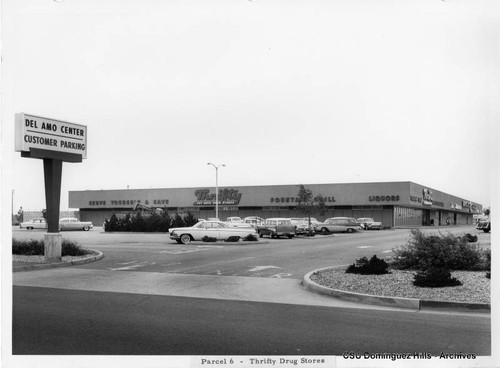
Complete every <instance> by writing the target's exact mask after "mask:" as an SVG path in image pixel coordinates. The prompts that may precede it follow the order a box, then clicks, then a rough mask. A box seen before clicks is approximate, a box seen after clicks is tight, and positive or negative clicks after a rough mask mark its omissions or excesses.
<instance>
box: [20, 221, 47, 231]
mask: <svg viewBox="0 0 500 368" xmlns="http://www.w3.org/2000/svg"><path fill="white" fill-rule="evenodd" d="M19 228H20V229H28V230H34V229H46V228H47V220H45V219H44V218H35V219H33V220H31V221H26V222H22V223H21V224H19Z"/></svg>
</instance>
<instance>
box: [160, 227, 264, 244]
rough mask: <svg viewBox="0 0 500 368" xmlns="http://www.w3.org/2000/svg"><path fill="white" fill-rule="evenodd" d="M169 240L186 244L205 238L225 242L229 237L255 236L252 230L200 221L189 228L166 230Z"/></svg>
mask: <svg viewBox="0 0 500 368" xmlns="http://www.w3.org/2000/svg"><path fill="white" fill-rule="evenodd" d="M168 233H169V236H170V239H172V240H175V241H176V242H177V243H179V244H188V243H190V242H192V241H200V240H202V239H203V238H204V237H205V236H207V237H210V238H215V239H217V240H226V239H228V238H230V237H237V238H240V239H243V238H246V237H247V236H249V235H254V236H257V232H256V230H255V229H254V228H251V227H248V228H243V227H231V226H229V225H228V224H226V223H225V222H222V221H200V222H198V223H197V224H196V225H194V226H191V227H175V228H171V229H169V230H168Z"/></svg>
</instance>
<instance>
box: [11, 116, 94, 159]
mask: <svg viewBox="0 0 500 368" xmlns="http://www.w3.org/2000/svg"><path fill="white" fill-rule="evenodd" d="M30 148H38V149H43V150H48V151H57V152H66V153H73V154H77V155H82V158H87V127H86V126H85V125H79V124H74V123H69V122H66V121H60V120H53V119H48V118H42V117H40V116H34V115H28V114H25V113H19V114H16V145H15V150H16V151H19V152H21V151H24V152H29V151H30Z"/></svg>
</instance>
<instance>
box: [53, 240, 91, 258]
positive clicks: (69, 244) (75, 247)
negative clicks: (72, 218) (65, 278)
mask: <svg viewBox="0 0 500 368" xmlns="http://www.w3.org/2000/svg"><path fill="white" fill-rule="evenodd" d="M89 253H92V251H89V250H88V249H83V248H82V247H80V245H79V244H78V243H77V242H75V241H71V240H64V239H63V241H62V247H61V256H63V257H64V256H73V257H77V256H84V255H86V254H89Z"/></svg>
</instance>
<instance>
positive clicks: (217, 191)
mask: <svg viewBox="0 0 500 368" xmlns="http://www.w3.org/2000/svg"><path fill="white" fill-rule="evenodd" d="M207 165H212V166H213V167H215V217H216V218H219V167H221V166H226V165H224V164H220V165H215V164H213V163H211V162H207Z"/></svg>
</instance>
